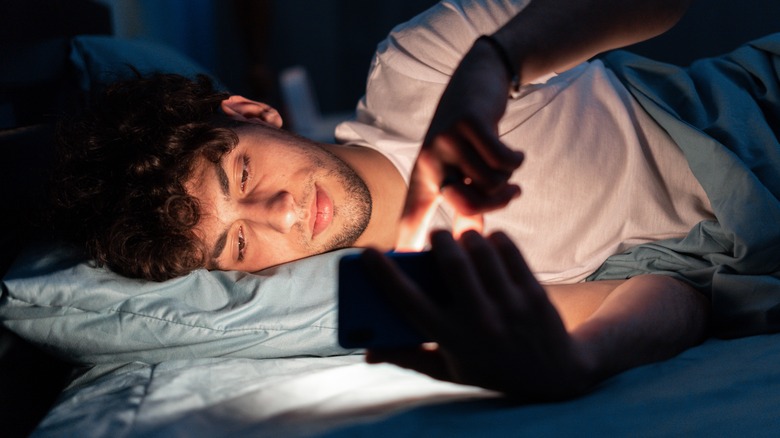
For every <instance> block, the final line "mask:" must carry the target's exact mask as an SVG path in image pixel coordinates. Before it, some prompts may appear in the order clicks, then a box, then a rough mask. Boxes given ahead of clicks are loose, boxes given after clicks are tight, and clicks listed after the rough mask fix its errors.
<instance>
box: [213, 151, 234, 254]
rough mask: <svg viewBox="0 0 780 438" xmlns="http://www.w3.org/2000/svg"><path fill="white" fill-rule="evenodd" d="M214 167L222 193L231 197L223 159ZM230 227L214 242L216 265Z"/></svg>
mask: <svg viewBox="0 0 780 438" xmlns="http://www.w3.org/2000/svg"><path fill="white" fill-rule="evenodd" d="M214 169H215V170H216V172H217V180H218V182H219V188H220V190H221V191H222V194H223V195H224V196H225V198H230V181H229V180H228V176H227V173H226V172H225V169H224V168H222V160H220V161H217V162H215V163H214ZM229 228H230V226H227V227H225V229H224V230H223V231H222V233H220V235H219V237H217V240H216V241H215V242H214V250H213V251H212V252H211V259H212V261H214V264H216V265H219V263H217V259H218V258H219V257H220V256H221V255H222V252H223V251H224V250H225V245H226V244H227V235H228V230H229Z"/></svg>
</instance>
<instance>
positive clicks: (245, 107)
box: [221, 95, 282, 128]
mask: <svg viewBox="0 0 780 438" xmlns="http://www.w3.org/2000/svg"><path fill="white" fill-rule="evenodd" d="M221 106H222V111H223V112H224V113H225V114H226V115H227V116H228V117H230V118H232V119H235V120H240V121H242V122H249V123H259V122H265V123H268V124H269V125H272V126H275V127H277V128H281V127H282V116H280V115H279V112H278V111H276V109H275V108H273V107H272V106H271V105H268V104H265V103H262V102H257V101H254V100H250V99H247V98H246V97H243V96H238V95H233V96H230V97H229V98H227V99H225V100H223V101H222V105H221Z"/></svg>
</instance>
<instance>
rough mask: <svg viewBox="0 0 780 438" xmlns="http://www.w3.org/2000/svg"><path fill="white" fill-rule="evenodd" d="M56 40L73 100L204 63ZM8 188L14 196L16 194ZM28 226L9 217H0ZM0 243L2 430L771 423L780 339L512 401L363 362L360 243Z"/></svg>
mask: <svg viewBox="0 0 780 438" xmlns="http://www.w3.org/2000/svg"><path fill="white" fill-rule="evenodd" d="M57 44H58V45H57V46H56V47H55V48H56V49H57V50H61V49H67V56H64V57H61V58H62V59H61V63H64V64H65V65H67V66H68V67H67V69H64V68H63V69H61V70H60V71H57V72H54V71H52V72H51V74H52V75H57V74H59V75H65V74H66V71H67V75H68V78H69V87H71V88H73V89H75V90H76V93H75V94H76V95H78V93H80V92H83V91H85V90H88V89H89V88H90V87H91V86H92V84H93V83H94V82H96V81H100V80H102V79H101V78H103V75H104V74H105V73H106V72H108V71H112V68H109V67H110V66H109V64H114V65H115V64H116V63H117V62H120V63H123V62H126V61H127V60H128V59H129V60H131V61H130V62H132V63H133V64H134V65H135V66H136V67H138V68H139V69H140V70H142V71H143V70H145V69H169V70H170V69H172V70H173V71H177V72H182V73H184V74H195V73H199V72H201V71H202V69H201V68H200V67H198V66H195V65H192V63H191V62H189V61H188V60H186V59H183V58H181V57H180V56H178V55H177V54H176V53H172V52H170V51H168V50H167V49H165V48H161V47H156V46H153V45H149V44H142V43H137V42H132V43H130V42H123V41H116V40H114V39H112V38H109V37H89V36H82V37H77V38H75V39H68V40H67V41H65V42H64V43H63V42H62V41H60V42H59V43H57ZM47 47H51V46H47ZM58 53H59V52H58ZM117 53H121V54H122V56H121V57H120V58H119V59H117V57H116V54H117ZM58 65H59V64H58ZM107 66H109V67H107ZM640 89H641V88H640V87H638V88H637V90H640ZM73 95H74V93H72V92H67V93H64V94H63V95H62V96H64V97H63V98H65V97H72V96H73ZM681 135H684V134H681ZM50 137H51V127H50V125H48V124H37V122H36V123H35V124H33V125H32V126H30V127H25V128H21V129H15V130H13V132H10V131H9V132H4V135H3V140H4V143H3V147H4V150H6V151H7V149H6V148H5V146H6V143H5V140H9V143H12V144H13V145H14V147H15V148H16V149H14V150H15V151H17V154H16V155H13V157H14V160H13V162H14V163H16V162H17V161H16V159H17V158H18V159H19V160H24V159H27V160H28V161H25V163H26V164H24V165H20V166H18V167H19V168H20V169H27V168H35V163H38V162H39V161H35V160H33V159H31V157H30V156H28V154H26V152H29V151H30V150H31V149H30V148H31V147H35V146H38V145H40V144H42V142H43V143H45V142H47V141H50ZM778 168H780V167H776V169H778ZM7 170H9V171H10V170H12V169H7ZM3 177H4V178H6V177H7V178H9V180H11V179H14V178H17V176H11V177H9V176H8V174H6V172H4V175H3ZM768 178H769V179H772V178H774V176H773V175H769V176H768ZM772 180H773V181H780V178H777V179H772ZM3 182H6V180H5V179H4V180H3ZM712 184H716V182H713V183H712ZM4 185H5V184H4ZM6 196H10V195H6V194H4V198H3V199H11V201H10V202H11V203H14V204H13V205H21V203H23V202H24V200H25V199H27V198H26V196H27V195H24V196H23V195H21V194H16V195H15V196H14V197H10V198H8V197H6ZM17 202H18V203H20V204H16V203H17ZM19 217H20V218H21V217H22V216H19ZM7 219H8V218H7V217H5V218H4V220H7ZM22 227H23V224H22V223H21V219H19V220H18V221H16V222H14V223H13V224H11V225H9V226H7V227H5V229H7V230H15V229H22ZM2 245H3V253H2V256H3V259H2V266H0V269H2V273H3V281H2V295H1V296H0V322H2V326H3V327H2V332H0V334H1V335H2V337H0V355H2V360H3V362H2V364H3V367H2V368H0V379H2V381H1V382H0V383H2V384H3V386H2V387H0V388H2V389H3V391H2V401H3V409H2V415H3V416H2V417H1V418H2V420H3V422H2V425H1V427H2V428H3V429H0V430H2V431H3V432H2V433H1V434H3V435H5V434H6V433H8V434H9V436H17V435H18V436H25V435H27V433H28V432H30V431H31V430H32V436H39V437H48V436H85V437H89V436H117V437H130V436H166V437H167V436H188V437H189V436H204V437H205V436H252V437H257V436H259V437H263V436H269V437H270V436H273V437H277V436H290V437H298V436H301V437H303V436H306V437H309V436H327V437H339V436H350V437H352V436H364V435H365V436H372V437H373V436H420V435H426V436H428V435H430V436H448V437H450V436H456V437H457V436H468V437H471V436H485V435H488V436H505V435H511V436H539V435H555V436H582V435H611V436H669V435H712V436H735V435H748V436H776V435H777V430H779V429H780V417H779V416H778V415H777V414H776V411H777V406H780V369H778V367H777V363H779V362H780V334H760V335H752V336H743V337H740V338H738V339H730V340H724V339H717V338H712V339H709V340H707V341H706V342H704V343H703V344H702V345H700V346H698V347H695V348H692V349H690V350H688V351H686V352H684V353H682V354H680V355H679V356H677V357H675V358H673V359H670V360H667V361H664V362H659V363H655V364H650V365H646V366H643V367H639V368H636V369H633V370H630V371H627V372H624V373H622V374H620V375H617V376H615V377H613V378H611V379H609V380H607V381H605V382H603V383H602V384H601V385H599V387H597V388H596V389H595V390H594V391H592V392H591V393H589V394H587V395H585V396H582V397H580V398H577V399H574V400H570V401H566V402H561V403H549V404H521V403H517V402H513V401H511V400H508V399H506V398H504V397H503V396H501V395H500V394H497V393H494V392H490V391H486V390H483V389H480V388H474V387H467V386H461V385H454V384H449V383H445V382H439V381H435V380H432V379H430V378H428V377H426V376H423V375H420V374H417V373H414V372H411V371H406V370H402V369H400V368H396V367H393V366H390V365H369V364H366V363H365V362H364V358H363V355H362V354H361V352H360V351H354V350H346V349H343V348H341V347H340V346H339V345H338V343H337V342H336V331H337V325H336V320H337V318H336V315H337V304H336V299H335V297H336V290H335V288H336V284H337V281H336V278H335V272H336V269H335V266H336V263H337V262H338V259H339V258H340V257H341V256H342V255H344V254H348V253H351V252H353V251H354V250H342V251H337V252H333V253H329V254H324V255H320V256H316V257H312V258H310V259H306V260H301V261H298V262H293V263H289V264H286V265H283V266H280V267H277V268H273V269H271V270H267V271H263V272H260V273H255V274H248V273H237V272H207V271H196V272H194V273H192V274H190V275H188V276H186V277H183V278H181V279H176V280H172V281H169V282H164V283H149V282H142V281H138V280H128V279H124V278H121V277H119V276H117V275H115V274H113V273H111V272H109V271H107V270H104V269H102V268H96V267H94V266H92V265H91V263H90V262H88V261H84V260H82V259H80V258H79V257H78V256H77V255H75V254H73V253H72V252H70V251H68V250H67V249H65V248H61V247H57V246H52V245H51V244H49V243H47V242H43V243H37V244H33V245H31V244H29V242H27V241H21V240H20V239H19V236H10V237H9V233H4V234H3V241H2ZM667 249H669V248H668V247H663V246H662V247H660V248H653V247H650V248H648V249H646V250H648V251H659V250H660V251H666V250H667ZM643 251H644V250H643ZM644 254H645V253H644V252H642V253H639V254H637V253H634V254H628V255H626V256H625V257H624V258H617V259H615V260H612V261H611V264H610V265H609V266H607V267H605V269H603V270H601V271H599V272H598V273H597V274H596V275H597V276H599V278H611V276H625V275H631V274H630V273H627V271H626V270H628V269H632V270H642V269H646V268H647V269H651V268H657V267H649V268H648V267H647V266H642V265H641V264H640V265H637V264H636V263H635V262H636V260H633V259H636V258H637V257H639V258H642V257H644ZM632 258H633V259H632ZM670 269H671V268H670ZM312 278H316V279H317V281H316V283H315V284H316V287H311V286H312V283H313V282H312V281H311V280H310V279H312ZM755 290H756V291H758V292H761V291H762V290H763V291H764V292H766V290H767V289H766V288H765V289H761V286H760V285H759V286H756V289H755ZM771 290H772V289H771V284H770V289H769V291H770V292H771ZM775 290H776V289H775ZM764 292H762V293H764ZM726 306H728V303H726ZM775 317H777V315H775ZM9 330H10V332H13V333H14V334H11V333H10V332H9ZM764 330H765V331H766V327H764ZM770 331H771V330H770ZM743 335H745V334H743ZM9 363H14V364H17V365H18V366H16V367H11V366H8V364H9ZM20 368H25V369H20ZM19 373H21V374H22V375H24V376H25V378H26V379H30V380H31V382H26V381H23V380H24V379H21V380H20V379H18V377H17V376H18V375H19ZM10 380H13V382H11V381H10ZM11 383H13V384H11ZM27 383H33V384H32V385H27ZM8 388H11V389H12V390H7V389H8ZM7 406H10V407H12V408H13V409H6V407H7ZM31 413H32V415H30V414H31ZM24 417H27V418H24ZM19 422H22V423H23V424H22V425H21V426H19V425H18V424H19ZM33 428H34V430H33Z"/></svg>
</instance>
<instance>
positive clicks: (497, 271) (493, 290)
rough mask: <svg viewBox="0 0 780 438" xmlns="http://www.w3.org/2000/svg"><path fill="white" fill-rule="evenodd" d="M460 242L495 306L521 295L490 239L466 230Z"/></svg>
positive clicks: (502, 304) (504, 303)
mask: <svg viewBox="0 0 780 438" xmlns="http://www.w3.org/2000/svg"><path fill="white" fill-rule="evenodd" d="M461 244H462V245H463V247H464V248H465V249H466V251H468V253H469V256H470V257H471V260H472V263H473V264H474V266H475V267H476V270H477V273H478V274H479V276H480V278H481V281H482V284H483V286H484V288H485V290H486V291H487V293H488V294H489V296H490V297H491V298H492V300H493V301H494V303H495V305H496V306H498V307H500V308H503V307H506V304H507V303H509V302H510V301H512V300H515V301H516V300H517V298H518V295H519V296H520V297H522V295H520V294H518V291H517V287H518V286H517V285H516V284H515V282H514V279H513V278H512V277H511V275H510V273H509V270H508V269H507V266H506V265H505V263H504V260H503V259H502V256H501V254H500V253H499V251H498V249H497V248H496V247H495V246H494V245H493V243H492V242H491V241H489V240H488V239H485V238H484V237H483V236H481V235H479V234H477V233H475V232H467V233H465V234H464V235H463V237H462V238H461ZM515 304H517V303H515Z"/></svg>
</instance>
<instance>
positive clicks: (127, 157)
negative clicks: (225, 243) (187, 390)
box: [52, 73, 238, 281]
mask: <svg viewBox="0 0 780 438" xmlns="http://www.w3.org/2000/svg"><path fill="white" fill-rule="evenodd" d="M228 97H229V94H227V93H224V92H220V91H217V90H216V89H215V87H214V85H213V83H212V81H211V80H210V79H209V78H207V77H206V76H202V75H201V76H198V77H197V79H196V80H190V79H188V78H185V77H183V76H179V75H173V74H159V73H158V74H153V75H151V76H147V77H141V76H140V75H137V77H136V78H133V79H130V80H125V81H121V82H117V83H114V84H111V85H109V86H107V87H105V88H104V89H103V90H101V91H100V92H98V93H97V94H96V95H95V96H94V97H93V98H92V99H91V104H90V105H89V106H88V108H87V110H86V111H84V112H83V113H82V114H80V115H79V116H77V117H75V118H73V119H71V120H67V121H64V122H63V123H61V124H60V127H59V132H58V137H59V151H58V157H57V162H58V170H57V171H55V175H56V176H55V179H54V181H53V182H52V203H53V208H54V214H53V215H52V216H53V219H54V221H55V222H54V225H55V227H56V229H57V230H58V231H59V233H60V234H61V235H62V236H63V237H65V238H67V240H70V241H71V242H73V243H76V244H77V245H79V246H82V245H83V248H84V250H85V251H86V253H87V255H88V256H90V257H91V258H92V259H94V260H95V261H96V262H97V264H98V265H99V266H103V265H105V266H108V267H109V268H110V269H112V270H114V271H115V272H118V273H120V274H122V275H125V276H128V277H138V278H144V279H149V280H155V281H162V280H166V279H169V278H173V277H178V276H181V275H185V274H187V273H189V272H191V271H192V270H194V269H197V268H200V267H203V266H205V263H206V257H207V256H206V250H205V247H204V245H203V243H202V242H200V241H199V239H197V238H196V236H195V234H194V227H195V225H197V224H198V222H199V220H200V214H201V213H200V208H199V204H198V201H197V199H195V198H194V197H192V196H190V195H189V194H187V192H186V190H185V186H184V184H185V183H186V182H187V180H188V179H189V177H190V175H191V174H192V172H193V169H194V164H195V162H196V160H197V159H198V158H199V157H202V158H205V159H207V160H210V161H212V162H217V161H219V160H220V158H221V157H222V155H223V154H225V153H226V152H228V151H230V150H231V149H233V148H234V147H235V146H236V144H237V143H238V137H237V135H236V134H235V132H234V131H233V130H232V129H231V126H233V124H231V122H232V121H230V120H229V119H228V118H227V117H225V116H224V115H222V113H221V111H220V102H222V101H223V100H224V99H227V98H228Z"/></svg>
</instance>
